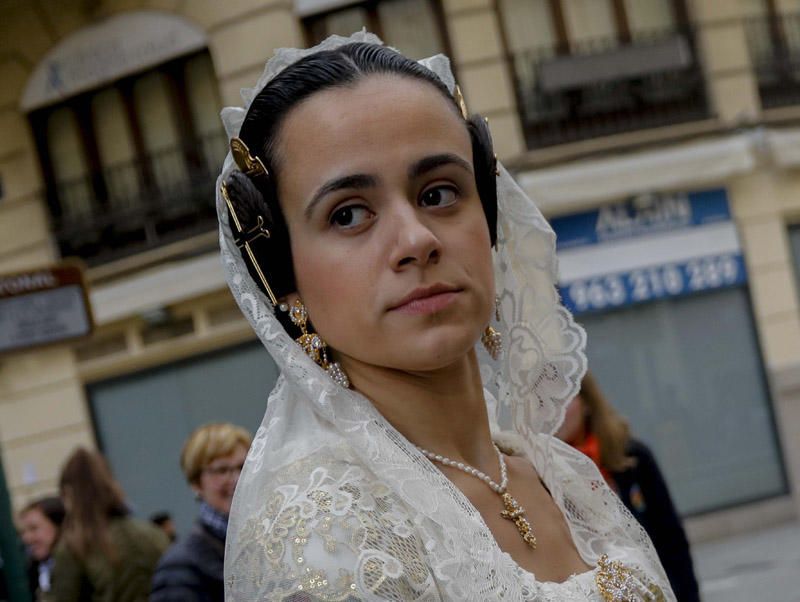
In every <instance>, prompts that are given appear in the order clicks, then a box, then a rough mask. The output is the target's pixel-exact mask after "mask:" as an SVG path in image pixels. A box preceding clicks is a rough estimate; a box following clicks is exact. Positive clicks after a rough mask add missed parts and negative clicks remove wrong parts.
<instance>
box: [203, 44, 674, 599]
mask: <svg viewBox="0 0 800 602" xmlns="http://www.w3.org/2000/svg"><path fill="white" fill-rule="evenodd" d="M354 41H365V42H372V43H380V40H378V39H377V38H376V37H375V36H373V35H371V34H368V33H365V32H361V33H357V34H354V35H353V36H351V37H349V38H341V37H336V36H334V37H332V38H329V39H327V40H326V41H325V42H323V43H322V44H320V45H319V46H317V47H315V48H312V49H309V50H300V49H281V50H278V51H277V52H276V54H275V56H274V57H273V58H272V59H270V60H269V62H268V63H267V65H266V68H265V71H264V74H263V75H262V76H261V78H260V79H259V80H258V82H257V84H256V86H255V87H254V88H252V89H249V90H243V91H242V97H243V99H244V105H245V106H244V107H243V108H239V107H235V108H234V107H229V108H226V109H224V110H223V112H222V116H223V121H224V124H225V127H226V130H227V132H228V136H229V137H232V136H235V135H237V134H238V131H239V128H240V127H241V124H242V121H243V120H244V116H245V114H246V110H247V108H248V107H249V105H250V103H251V102H252V100H253V98H254V97H255V95H256V94H257V93H258V91H260V90H261V89H262V88H263V87H264V86H265V85H266V83H267V82H268V81H269V80H270V79H271V78H273V77H274V76H275V75H276V74H277V73H279V72H280V71H281V70H282V69H283V68H285V67H286V66H287V65H290V64H291V63H293V62H295V61H296V60H298V59H300V58H301V57H303V56H306V55H307V54H310V53H313V52H317V51H319V50H322V49H329V48H334V47H336V46H339V45H341V44H345V43H348V42H354ZM421 63H422V64H424V65H425V66H426V67H428V68H429V69H431V70H432V71H434V72H435V73H436V74H437V75H438V76H439V77H440V78H441V80H442V81H443V82H444V83H445V84H446V85H447V87H448V88H449V89H450V90H451V91H452V90H453V88H454V81H453V75H452V73H451V71H450V66H449V61H448V60H447V58H445V57H444V56H441V55H438V56H435V57H432V58H430V59H426V60H424V61H421ZM233 168H234V163H233V160H232V157H231V155H230V153H229V154H228V157H227V158H226V160H225V163H224V166H223V170H222V174H221V175H220V182H221V179H222V178H224V177H226V176H227V175H228V174H229V173H230V171H231V170H232V169H233ZM218 184H219V182H218ZM498 206H499V211H498V213H499V215H498V242H497V246H496V250H495V252H494V265H495V277H496V287H497V293H498V295H499V299H500V326H499V329H500V331H501V332H502V335H503V338H504V343H505V345H504V346H505V350H504V352H503V354H502V357H500V358H499V360H498V361H493V360H492V359H491V358H490V357H489V356H488V354H486V352H485V351H484V350H483V349H482V348H480V346H478V347H479V349H478V353H479V358H480V362H481V374H482V377H483V380H484V383H485V385H486V389H485V393H486V399H487V405H488V412H489V416H490V422H491V426H492V431H493V435H494V436H495V439H496V441H498V442H500V443H501V445H505V446H506V447H510V448H513V449H514V450H515V453H517V454H521V455H524V456H525V457H527V458H528V459H530V461H531V462H532V463H533V464H534V466H535V467H536V469H537V471H538V472H539V474H540V475H541V477H542V479H543V480H544V482H545V484H546V485H547V487H548V488H549V490H550V492H551V494H552V496H553V499H554V500H555V502H556V504H557V505H558V507H559V508H560V509H561V510H562V512H563V514H564V517H565V519H566V521H567V523H568V526H569V528H570V531H571V533H572V537H573V539H574V542H575V545H576V547H577V549H578V551H579V553H580V554H581V556H582V557H583V559H584V560H585V561H586V562H587V563H588V564H589V565H590V566H595V565H596V564H597V563H598V560H599V558H600V557H601V555H602V554H607V555H608V557H609V558H610V559H611V560H620V561H622V562H624V563H625V564H626V565H627V566H628V567H630V569H631V578H630V579H629V581H628V583H627V585H625V587H627V588H628V590H629V591H630V596H631V597H630V599H632V600H640V599H641V600H651V599H652V600H659V599H666V600H674V597H673V594H672V592H671V590H670V588H669V584H668V582H667V579H666V577H665V575H664V572H663V569H662V568H661V565H660V563H659V561H658V558H657V556H656V553H655V551H654V550H653V547H652V545H651V543H650V541H649V539H648V537H647V535H646V534H645V532H644V531H643V530H642V528H641V527H640V526H639V525H638V524H637V523H636V521H635V520H634V519H633V518H632V517H631V516H630V514H629V513H628V512H627V510H625V508H624V507H623V505H622V504H621V502H620V501H619V500H618V498H617V497H616V496H615V495H614V494H613V493H612V492H611V491H610V490H609V489H608V487H607V486H606V484H605V481H604V480H603V479H602V477H601V476H600V474H599V473H598V471H597V469H596V468H595V466H594V464H593V463H592V462H591V461H589V460H588V459H587V458H586V457H584V456H583V455H581V454H579V453H578V452H576V451H574V450H572V449H571V448H569V447H568V446H566V445H565V444H563V443H561V442H559V441H557V440H555V439H554V438H553V437H552V436H551V435H550V434H551V433H552V432H554V430H555V429H556V428H557V427H558V425H559V424H560V422H561V421H562V419H563V413H564V406H565V404H566V403H567V402H568V401H569V400H570V399H572V397H573V396H574V395H575V393H576V391H577V389H578V386H579V383H580V379H581V377H582V376H583V373H584V371H585V368H586V357H585V355H584V345H585V335H584V332H583V330H582V328H581V327H580V326H578V325H577V324H575V322H574V321H573V319H572V316H571V315H570V314H569V312H567V311H566V310H565V309H564V308H563V307H562V306H561V304H560V302H559V298H558V294H557V291H556V288H555V286H554V282H555V279H556V274H557V265H556V259H555V236H554V234H553V232H552V230H551V229H550V227H549V225H548V224H547V222H546V221H545V220H544V218H543V217H542V215H541V214H540V213H539V211H538V209H537V208H536V207H535V205H534V204H533V202H532V201H531V200H530V199H529V198H528V197H527V196H526V195H525V194H524V193H523V192H522V190H521V189H520V188H519V187H518V186H517V185H516V183H515V182H514V181H513V179H512V178H511V176H510V175H509V174H508V173H507V172H506V171H505V170H504V169H503V168H502V167H501V174H500V176H499V177H498ZM217 208H218V215H219V220H220V247H221V252H222V261H223V266H224V270H225V273H226V278H227V281H228V284H229V286H230V289H231V291H232V292H233V295H234V297H235V298H236V300H237V302H238V304H239V306H240V308H241V309H242V311H243V313H244V314H245V316H246V317H247V319H248V320H249V321H250V324H251V325H252V327H253V329H254V330H255V332H256V334H257V335H258V337H259V339H260V340H261V341H262V343H263V344H264V346H265V347H266V349H267V351H268V352H269V353H270V355H271V356H272V358H273V360H274V361H275V362H276V364H277V365H278V367H279V369H280V371H281V376H280V377H279V379H278V382H277V384H276V386H275V388H274V390H273V391H272V393H271V394H270V396H269V399H268V402H267V409H266V413H265V415H264V419H263V422H262V424H261V427H260V428H259V429H258V431H257V433H256V435H255V438H254V441H253V445H252V448H251V449H250V453H249V454H248V457H247V461H246V463H245V466H244V470H243V472H242V475H241V477H240V479H239V484H238V487H237V490H236V494H235V497H234V501H233V507H232V510H231V514H230V522H229V527H228V538H227V549H226V558H225V582H226V585H225V588H226V600H227V601H228V602H256V601H266V600H298V601H306V600H309V601H310V600H392V601H400V600H403V601H408V600H412V601H423V600H424V601H437V600H458V601H469V600H475V601H485V600H505V601H509V602H511V601H514V602H516V601H520V602H521V601H530V602H532V601H537V602H543V601H549V600H560V601H561V600H566V601H576V602H577V601H586V600H602V599H604V598H603V596H602V594H601V592H600V591H599V589H598V587H597V583H596V581H597V580H596V579H595V577H596V573H597V571H598V569H595V570H594V571H590V572H588V573H584V574H581V575H577V576H574V577H572V578H570V579H569V580H567V581H566V582H564V583H560V584H556V583H544V582H540V581H537V580H536V578H535V576H534V575H532V574H531V573H528V572H526V571H524V570H523V569H521V568H520V567H519V566H518V565H517V564H516V563H515V562H514V561H513V560H512V558H511V557H510V556H509V555H508V554H507V553H504V552H503V551H502V550H501V549H500V548H499V546H498V545H497V543H496V541H495V540H494V538H493V536H492V534H491V532H490V531H489V529H488V528H487V526H486V524H485V523H484V521H483V519H482V518H481V516H480V514H479V513H478V512H477V511H476V510H475V508H474V507H473V506H472V505H471V504H470V502H469V501H468V500H467V499H466V498H465V496H464V495H463V494H462V493H461V492H460V491H459V490H458V489H457V488H456V487H454V486H453V485H452V484H451V483H450V481H449V480H448V479H447V478H445V477H444V475H443V474H442V472H440V471H439V470H438V469H437V468H436V467H435V466H434V465H433V464H431V463H430V461H428V460H427V459H426V458H425V457H424V456H423V455H422V454H421V453H420V452H419V451H418V450H417V448H416V447H415V446H414V445H412V444H411V443H409V442H408V441H407V440H406V439H405V437H403V435H402V434H401V433H399V432H398V431H397V430H395V429H394V428H393V427H392V426H391V425H390V424H389V423H388V422H387V421H386V420H385V419H384V418H383V417H382V416H381V415H380V414H379V413H378V412H377V411H376V410H375V408H374V407H373V406H372V404H371V403H370V402H369V401H368V400H367V399H366V398H365V397H363V396H362V395H360V394H359V393H358V392H356V391H353V390H346V389H343V388H342V387H340V386H338V385H336V384H335V383H334V382H333V381H332V380H331V379H330V378H329V377H328V375H327V374H326V373H324V372H323V371H322V370H321V369H320V368H319V367H318V366H317V365H315V364H314V363H313V362H312V361H311V360H310V359H309V358H308V357H307V356H306V355H305V354H304V352H303V351H302V350H301V348H300V347H299V346H298V345H296V344H295V343H294V342H293V340H292V339H291V338H290V337H289V335H288V334H287V333H286V331H285V330H284V329H283V328H282V327H281V325H280V324H279V322H278V320H277V319H276V318H275V316H274V313H273V308H272V306H271V304H270V302H269V300H268V299H267V298H266V297H265V296H264V295H263V294H262V293H261V292H260V291H259V289H258V287H257V286H256V284H255V283H254V282H253V281H252V279H251V278H250V276H249V275H248V273H247V269H246V267H245V264H244V262H243V260H242V258H241V256H240V254H239V251H238V249H237V248H236V246H235V244H234V242H233V238H232V235H231V230H230V227H229V225H228V218H227V213H226V211H225V204H224V202H223V201H222V199H221V197H220V195H219V192H218V193H217ZM500 425H504V426H503V427H502V428H501V426H500ZM626 591H627V590H626ZM656 591H660V592H662V595H663V597H658V596H657V595H656V594H654V593H653V592H656ZM626 595H627V594H626ZM621 599H628V598H625V597H623V598H621Z"/></svg>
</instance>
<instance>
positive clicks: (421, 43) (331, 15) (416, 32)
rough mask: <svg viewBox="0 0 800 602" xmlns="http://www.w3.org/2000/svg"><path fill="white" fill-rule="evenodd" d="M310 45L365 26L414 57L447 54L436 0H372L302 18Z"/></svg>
mask: <svg viewBox="0 0 800 602" xmlns="http://www.w3.org/2000/svg"><path fill="white" fill-rule="evenodd" d="M303 23H304V26H305V30H306V37H307V39H308V43H309V45H313V44H317V43H319V42H321V41H322V40H324V39H325V38H326V37H328V36H329V35H333V34H338V35H343V36H348V35H350V34H351V33H353V32H354V31H359V30H360V29H361V28H366V29H367V30H368V31H371V32H373V33H375V34H377V35H378V36H379V37H380V38H381V39H382V40H383V41H384V42H385V43H386V44H387V45H389V46H393V47H395V48H397V49H398V50H400V51H401V52H402V53H403V54H405V55H406V56H408V57H410V58H413V59H417V60H418V59H421V58H425V57H428V56H432V55H434V54H438V53H445V54H449V47H448V42H447V35H446V33H445V27H444V16H443V13H442V8H441V5H440V3H439V0H372V1H370V2H362V3H358V4H356V5H354V6H348V7H346V8H340V9H337V10H333V11H329V12H324V13H319V14H315V15H313V16H310V17H307V18H306V19H305V20H304V22H303Z"/></svg>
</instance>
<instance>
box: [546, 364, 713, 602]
mask: <svg viewBox="0 0 800 602" xmlns="http://www.w3.org/2000/svg"><path fill="white" fill-rule="evenodd" d="M556 436H557V437H558V438H560V439H562V440H563V441H566V442H567V443H569V444H570V445H572V446H573V447H575V448H576V449H578V450H579V451H581V452H583V453H584V454H585V455H587V456H588V457H589V458H591V459H592V460H593V461H594V462H595V464H597V467H598V468H599V469H600V472H601V474H602V475H603V476H604V477H605V479H606V481H607V482H608V484H609V485H610V486H611V488H612V489H614V490H615V491H616V492H617V494H618V495H619V497H620V499H621V500H622V502H623V503H624V504H625V506H626V507H627V508H628V510H630V511H631V513H632V514H633V516H634V517H636V519H637V520H638V521H639V522H640V523H641V525H642V527H644V529H645V531H647V534H648V535H649V536H650V539H651V540H652V542H653V545H654V546H655V548H656V551H657V552H658V556H659V558H660V559H661V563H662V564H663V566H664V570H665V571H666V572H667V577H668V578H669V581H670V584H671V585H672V589H673V591H674V592H675V595H676V597H677V598H678V600H679V602H698V601H699V600H700V594H699V591H698V585H697V579H696V578H695V574H694V568H693V565H692V557H691V553H690V551H689V542H688V541H687V539H686V534H685V532H684V530H683V526H682V525H681V521H680V518H679V517H678V513H677V512H676V510H675V506H674V505H673V503H672V498H671V497H670V494H669V490H668V489H667V484H666V482H665V481H664V477H663V476H662V474H661V470H660V469H659V467H658V464H657V463H656V460H655V457H654V456H653V453H652V452H651V451H650V450H649V449H648V448H647V446H646V445H645V444H644V443H642V442H641V441H638V440H636V439H634V438H633V437H631V435H630V429H629V427H628V423H627V422H626V420H625V419H624V418H623V417H622V416H620V415H619V414H618V413H617V411H616V410H615V409H614V407H613V406H612V405H611V404H610V403H609V402H608V401H607V400H606V398H605V397H604V396H603V393H602V391H601V390H600V387H599V385H598V384H597V381H596V380H595V378H594V376H593V375H592V374H591V372H587V373H586V376H584V378H583V381H582V383H581V389H580V392H579V393H578V395H577V396H576V397H575V399H573V400H572V402H571V403H570V404H569V405H568V406H567V409H566V413H565V415H564V422H563V423H562V425H561V427H560V428H559V429H558V431H557V432H556Z"/></svg>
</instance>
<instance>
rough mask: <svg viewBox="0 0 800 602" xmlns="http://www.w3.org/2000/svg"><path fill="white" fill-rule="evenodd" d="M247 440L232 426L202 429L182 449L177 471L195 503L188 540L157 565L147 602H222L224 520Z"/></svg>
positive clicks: (176, 545) (225, 425)
mask: <svg viewBox="0 0 800 602" xmlns="http://www.w3.org/2000/svg"><path fill="white" fill-rule="evenodd" d="M250 442H251V436H250V433H248V432H247V431H246V430H245V429H243V428H241V427H238V426H236V425H233V424H224V423H223V424H207V425H205V426H201V427H200V428H198V429H197V430H195V431H194V432H193V433H192V434H191V435H190V436H189V438H188V439H187V440H186V443H185V444H184V446H183V451H182V452H181V468H182V469H183V473H184V474H185V475H186V480H187V481H188V482H189V486H190V487H191V488H192V490H193V491H194V492H195V495H196V496H197V498H198V500H199V501H200V512H199V515H198V517H197V520H196V521H195V524H194V528H193V529H192V531H191V533H189V535H188V536H186V537H183V538H181V540H180V541H179V542H178V543H177V544H175V545H174V546H172V547H171V548H170V549H169V551H168V552H167V553H166V554H165V555H164V557H163V558H162V559H161V562H159V564H158V568H157V569H156V573H155V575H154V577H153V590H152V593H151V595H150V602H222V601H223V600H224V591H223V561H224V557H225V535H226V531H227V528H228V514H229V512H230V510H231V501H232V500H233V492H234V490H235V489H236V482H237V481H238V479H239V474H240V473H241V471H242V466H243V465H244V460H245V458H246V457H247V451H248V450H249V449H250Z"/></svg>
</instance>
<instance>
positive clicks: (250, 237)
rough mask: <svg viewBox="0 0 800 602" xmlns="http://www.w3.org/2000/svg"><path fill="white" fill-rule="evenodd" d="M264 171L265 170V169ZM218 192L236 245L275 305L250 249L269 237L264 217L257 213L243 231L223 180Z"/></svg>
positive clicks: (271, 293) (265, 278)
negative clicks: (244, 254)
mask: <svg viewBox="0 0 800 602" xmlns="http://www.w3.org/2000/svg"><path fill="white" fill-rule="evenodd" d="M245 148H247V147H245ZM262 167H263V166H262ZM243 171H244V170H243ZM264 171H265V172H266V170H264ZM245 173H246V172H245ZM220 193H221V194H222V198H223V199H224V201H225V204H226V205H227V206H228V213H230V216H231V219H232V220H233V227H234V228H235V230H236V231H235V232H234V238H233V240H234V242H235V243H236V246H237V247H239V248H240V249H244V250H245V252H246V253H247V257H248V259H250V263H251V264H252V265H253V268H254V269H255V271H256V274H258V278H259V280H261V284H263V285H264V290H265V291H266V292H267V296H268V297H269V300H270V301H272V305H273V306H275V307H277V306H278V299H277V298H276V297H275V293H273V292H272V287H270V285H269V282H267V277H266V276H264V272H263V271H262V270H261V266H260V265H259V264H258V261H256V256H255V253H253V249H252V244H253V243H254V242H255V241H256V240H258V239H259V238H270V237H271V235H270V232H269V230H268V229H267V228H265V227H264V218H263V216H261V215H259V216H258V217H257V218H256V225H255V226H253V227H252V228H250V229H249V230H247V231H244V230H243V229H242V224H241V222H240V221H239V216H238V215H236V210H235V209H234V208H233V203H231V198H230V196H228V187H227V186H225V182H223V183H222V184H220Z"/></svg>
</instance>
